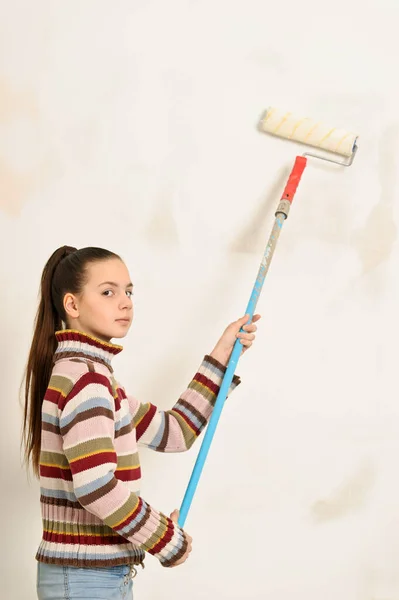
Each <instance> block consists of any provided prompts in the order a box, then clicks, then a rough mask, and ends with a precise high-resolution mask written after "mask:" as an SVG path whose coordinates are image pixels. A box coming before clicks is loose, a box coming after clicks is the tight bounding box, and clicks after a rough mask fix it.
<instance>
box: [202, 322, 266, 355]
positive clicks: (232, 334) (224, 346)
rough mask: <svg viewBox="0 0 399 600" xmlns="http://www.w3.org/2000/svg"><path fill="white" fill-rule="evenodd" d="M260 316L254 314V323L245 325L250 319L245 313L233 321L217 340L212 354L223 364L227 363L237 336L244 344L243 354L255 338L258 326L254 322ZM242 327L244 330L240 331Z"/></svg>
mask: <svg viewBox="0 0 399 600" xmlns="http://www.w3.org/2000/svg"><path fill="white" fill-rule="evenodd" d="M260 318H261V316H260V315H254V316H253V318H252V323H251V324H249V325H245V323H248V321H249V315H245V316H244V317H241V319H238V320H237V321H234V322H233V323H231V324H230V325H229V326H228V327H226V329H225V331H224V333H223V335H222V337H221V338H220V340H219V341H218V342H217V344H216V346H215V348H214V349H213V350H212V352H211V354H210V355H211V356H212V357H213V358H215V359H216V360H217V361H219V362H220V363H222V364H223V365H227V363H228V362H229V359H230V355H231V353H232V351H233V347H234V344H235V342H236V340H237V338H238V339H239V340H240V341H241V344H242V345H243V349H242V352H241V354H244V352H246V351H247V350H248V349H249V348H250V347H251V346H252V344H253V342H254V340H255V331H256V330H257V329H258V328H257V326H256V325H254V323H256V322H257V321H259V319H260ZM240 329H243V330H244V331H243V332H241V333H240Z"/></svg>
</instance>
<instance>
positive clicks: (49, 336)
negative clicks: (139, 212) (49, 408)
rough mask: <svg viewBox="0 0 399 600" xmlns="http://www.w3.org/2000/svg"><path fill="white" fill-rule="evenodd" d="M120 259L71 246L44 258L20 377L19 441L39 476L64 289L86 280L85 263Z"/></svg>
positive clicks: (73, 288) (77, 287)
mask: <svg viewBox="0 0 399 600" xmlns="http://www.w3.org/2000/svg"><path fill="white" fill-rule="evenodd" d="M110 258H120V257H119V256H118V255H117V254H114V253H113V252H110V251H109V250H105V249H103V248H82V249H81V250H77V249H76V248H73V247H71V246H62V247H61V248H58V249H57V250H56V251H55V252H54V253H53V254H52V255H51V256H50V258H49V259H48V261H47V263H46V265H45V267H44V269H43V273H42V277H41V283H40V302H39V307H38V309H37V313H36V318H35V326H34V333H33V339H32V344H31V348H30V352H29V357H28V363H27V366H26V371H25V377H24V382H25V384H24V388H25V389H24V397H25V406H24V415H23V429H22V443H23V445H24V458H25V462H26V464H29V462H31V463H32V467H33V472H34V473H35V474H36V475H37V476H38V475H39V459H40V444H41V408H42V402H43V398H44V395H45V393H46V389H47V386H48V383H49V381H50V377H51V371H52V368H53V357H54V352H55V350H56V346H57V341H56V337H55V335H54V333H55V332H56V331H57V330H59V329H62V326H63V323H66V315H65V310H64V306H63V298H64V295H65V294H66V293H67V292H71V293H73V294H79V293H80V292H81V291H82V289H83V286H84V283H85V279H86V266H87V264H88V263H89V262H95V261H98V260H104V259H110Z"/></svg>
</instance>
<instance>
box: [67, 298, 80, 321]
mask: <svg viewBox="0 0 399 600" xmlns="http://www.w3.org/2000/svg"><path fill="white" fill-rule="evenodd" d="M64 310H65V314H66V316H67V317H71V318H72V319H77V318H78V317H79V309H78V303H77V298H76V296H74V295H73V294H70V293H68V294H65V296H64Z"/></svg>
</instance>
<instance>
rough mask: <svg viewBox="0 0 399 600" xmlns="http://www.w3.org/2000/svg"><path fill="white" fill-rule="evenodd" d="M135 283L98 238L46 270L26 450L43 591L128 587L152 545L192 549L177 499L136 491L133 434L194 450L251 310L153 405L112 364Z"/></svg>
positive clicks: (42, 596) (159, 445) (249, 332)
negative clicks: (154, 501)
mask: <svg viewBox="0 0 399 600" xmlns="http://www.w3.org/2000/svg"><path fill="white" fill-rule="evenodd" d="M132 289H133V284H132V283H131V280H130V276H129V272H128V270H127V267H126V265H125V264H124V262H123V261H122V259H121V258H120V257H119V256H118V255H117V254H114V253H113V252H110V251H108V250H104V249H101V248H82V249H80V250H77V249H76V248H71V247H69V246H63V247H61V248H59V249H58V250H56V251H55V252H54V253H53V255H52V256H51V257H50V259H49V260H48V262H47V264H46V266H45V267H44V270H43V274H42V278H41V299H40V304H39V308H38V312H37V315H36V322H35V331H34V335H33V341H32V346H31V349H30V354H29V359H28V364H27V370H26V380H25V411H24V428H23V440H24V443H25V458H26V461H27V462H28V463H29V462H30V461H31V463H32V465H33V469H34V472H35V473H36V475H37V476H40V492H41V496H40V502H41V511H42V519H43V538H42V540H41V543H40V546H39V548H38V551H37V555H36V559H37V561H38V565H37V566H38V571H37V593H38V598H39V600H50V599H51V600H61V599H63V598H64V599H65V598H68V599H71V600H72V599H83V598H90V599H93V598H106V599H108V600H116V599H120V598H132V595H131V594H132V591H131V590H132V577H134V575H135V574H136V570H135V565H138V564H141V565H142V566H143V560H144V558H145V555H146V553H148V554H152V555H153V556H155V557H156V558H157V559H158V560H159V562H160V563H161V565H162V566H164V567H176V566H177V565H181V564H182V563H184V562H185V561H186V560H187V558H188V556H189V553H190V552H191V542H192V539H191V537H190V536H189V535H188V534H187V532H185V531H184V530H183V529H181V528H180V527H179V525H178V523H177V521H178V511H177V510H175V511H174V512H173V513H172V514H171V515H170V517H167V516H166V515H165V514H164V513H162V512H159V511H158V510H156V509H155V508H153V507H152V506H150V505H149V504H148V503H147V502H146V501H145V500H144V499H143V498H142V497H141V496H140V490H139V487H140V463H139V456H138V445H139V444H140V445H142V446H146V447H147V448H151V449H153V450H157V451H158V452H183V451H185V450H188V449H189V448H190V447H191V446H192V444H193V443H194V441H195V440H196V439H197V437H198V436H199V434H200V433H201V431H202V430H203V429H204V427H205V426H206V424H207V421H208V419H209V417H210V415H211V412H212V407H213V404H214V402H215V399H216V396H217V393H218V390H219V386H220V384H221V381H222V378H223V373H224V372H225V370H226V364H227V363H228V360H229V357H230V354H231V351H232V348H233V345H234V342H235V340H236V338H237V337H238V338H240V340H241V343H242V344H243V351H245V350H246V349H248V348H249V347H250V346H251V344H252V342H253V340H254V338H255V335H254V332H255V331H256V325H254V324H250V325H245V323H246V322H247V321H248V315H246V316H245V317H243V318H241V319H239V320H238V321H235V322H234V323H232V324H231V325H229V326H228V327H227V329H226V330H225V332H224V333H223V335H222V337H221V338H220V340H219V341H218V342H217V344H216V346H215V348H214V349H213V351H212V352H211V353H210V354H209V355H206V356H205V357H204V359H203V361H202V363H201V365H200V367H199V369H198V371H197V373H196V375H195V376H194V378H193V380H192V381H191V383H190V384H189V386H188V388H187V389H186V390H185V391H184V392H183V393H182V395H181V396H180V398H179V399H178V401H177V403H176V404H175V405H174V406H173V408H172V409H171V410H169V411H158V410H157V408H156V407H155V406H154V405H153V404H150V403H146V404H141V403H140V402H139V401H138V400H136V398H134V397H133V396H130V395H128V394H126V392H125V390H124V388H123V387H122V386H121V385H120V384H119V383H118V381H117V380H116V379H115V376H114V372H113V368H112V358H113V356H115V355H116V354H118V353H119V352H121V350H122V347H121V346H118V345H116V344H113V343H111V339H112V338H123V337H124V336H125V335H126V334H127V332H128V331H129V328H130V325H131V323H132V319H133V304H132V298H131V296H132ZM259 318H260V316H259V315H255V316H254V318H253V321H254V322H256V321H257V320H258V319H259ZM241 328H243V329H244V330H245V332H242V333H240V329H241ZM239 382H240V381H239V378H238V377H237V376H235V377H234V379H233V382H232V384H231V388H230V392H231V391H232V390H233V389H234V388H235V387H236V386H237V385H238V383H239Z"/></svg>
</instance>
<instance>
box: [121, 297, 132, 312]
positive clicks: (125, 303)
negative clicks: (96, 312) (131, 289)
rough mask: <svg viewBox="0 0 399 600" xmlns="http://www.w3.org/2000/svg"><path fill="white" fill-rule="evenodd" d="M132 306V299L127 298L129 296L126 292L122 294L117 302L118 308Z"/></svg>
mask: <svg viewBox="0 0 399 600" xmlns="http://www.w3.org/2000/svg"><path fill="white" fill-rule="evenodd" d="M132 306H133V302H132V299H131V298H129V296H126V294H122V296H121V300H120V302H119V308H121V309H123V308H128V309H130V308H132Z"/></svg>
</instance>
